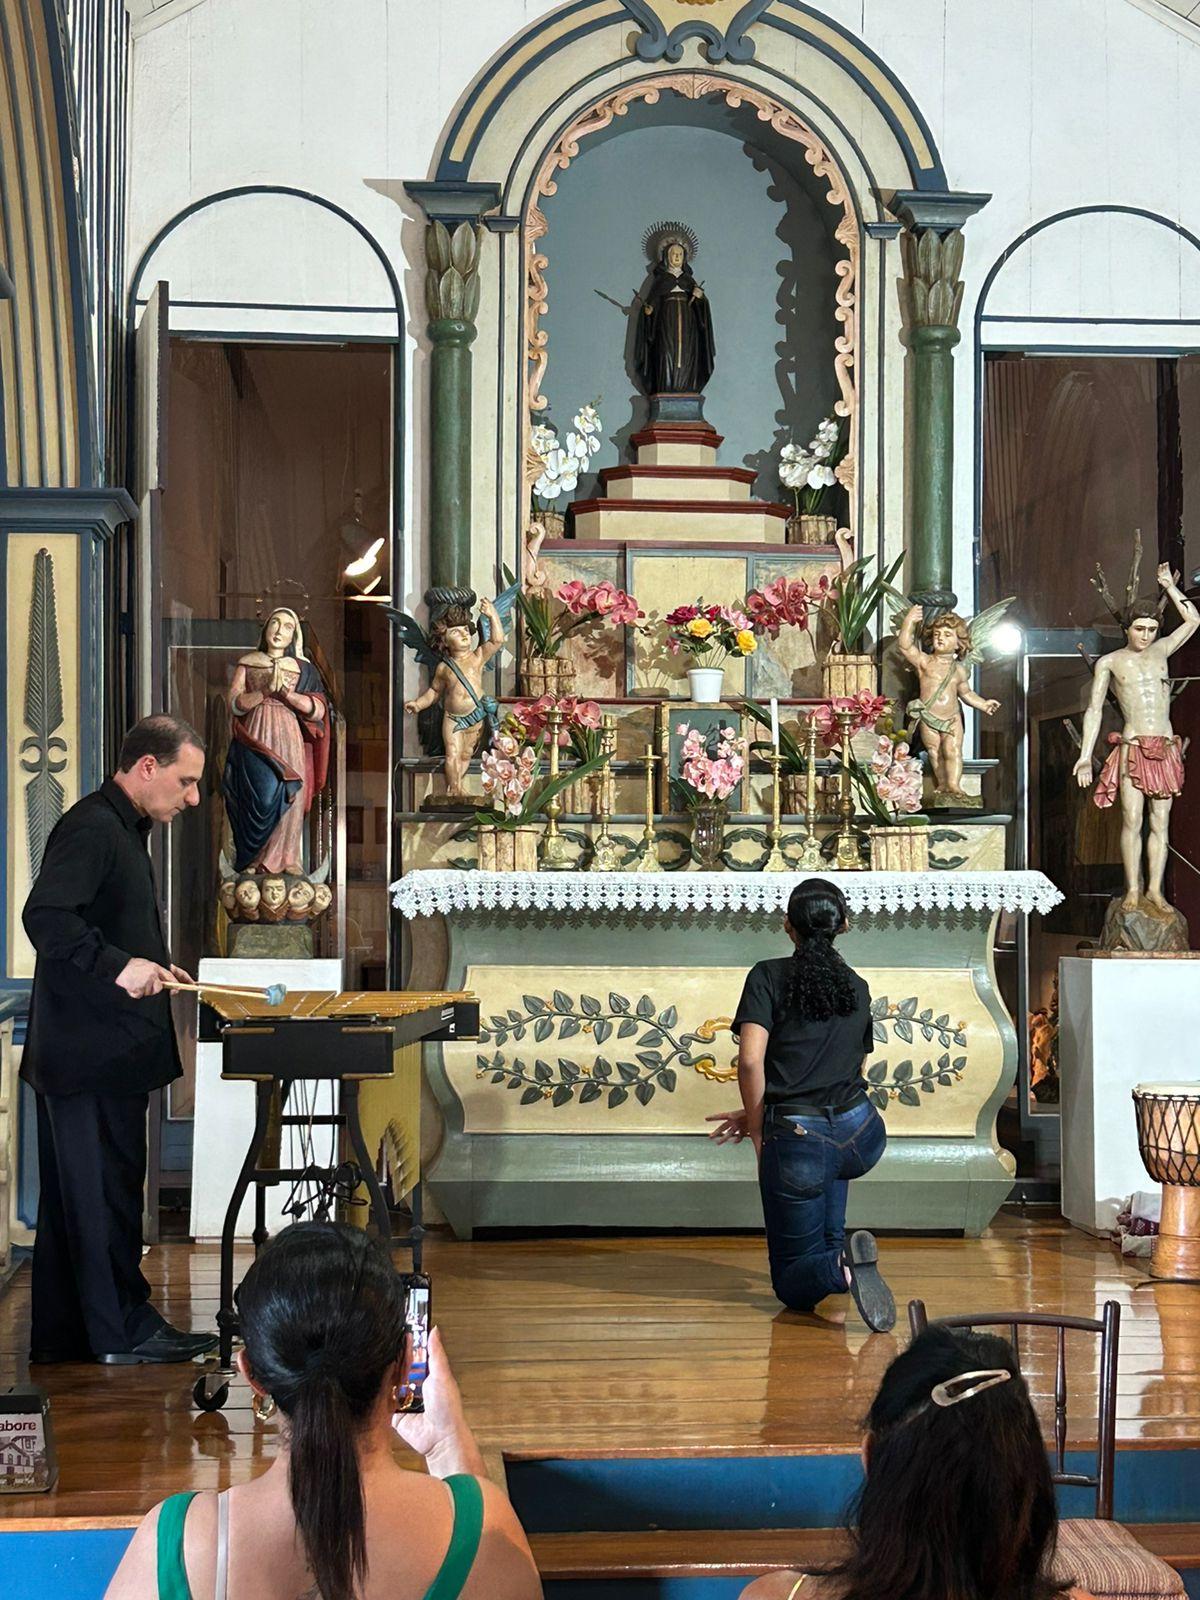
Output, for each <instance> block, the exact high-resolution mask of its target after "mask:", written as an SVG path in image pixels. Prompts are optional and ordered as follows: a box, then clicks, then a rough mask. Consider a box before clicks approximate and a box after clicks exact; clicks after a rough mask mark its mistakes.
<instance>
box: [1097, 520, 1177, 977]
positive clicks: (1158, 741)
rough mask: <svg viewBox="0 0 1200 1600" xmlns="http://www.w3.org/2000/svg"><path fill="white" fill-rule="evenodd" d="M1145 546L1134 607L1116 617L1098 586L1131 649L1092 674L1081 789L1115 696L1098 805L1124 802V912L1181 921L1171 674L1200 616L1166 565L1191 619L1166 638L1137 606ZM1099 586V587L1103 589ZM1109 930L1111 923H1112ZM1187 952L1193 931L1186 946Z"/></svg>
mask: <svg viewBox="0 0 1200 1600" xmlns="http://www.w3.org/2000/svg"><path fill="white" fill-rule="evenodd" d="M1139 556H1140V541H1139V542H1138V546H1137V550H1136V553H1135V556H1134V569H1133V575H1131V579H1130V584H1129V586H1128V588H1127V589H1126V605H1125V607H1124V609H1123V611H1119V612H1118V611H1116V610H1115V609H1114V606H1113V604H1112V600H1111V596H1110V595H1109V594H1108V589H1107V586H1106V584H1105V580H1104V574H1103V573H1102V572H1101V571H1100V569H1099V568H1097V573H1098V575H1099V582H1098V583H1097V584H1096V586H1097V588H1099V589H1100V592H1101V594H1102V595H1104V597H1105V599H1106V601H1108V602H1109V609H1110V611H1112V612H1113V614H1114V615H1115V616H1118V617H1119V620H1120V621H1121V624H1122V626H1123V628H1124V632H1125V643H1124V645H1123V646H1122V647H1121V648H1120V649H1117V650H1113V651H1111V652H1110V653H1109V654H1108V655H1106V656H1102V657H1101V658H1100V660H1099V661H1098V662H1097V663H1096V666H1095V670H1094V672H1093V674H1092V693H1091V698H1090V700H1089V701H1088V708H1087V711H1086V712H1085V714H1084V718H1083V742H1082V743H1081V745H1080V747H1079V760H1078V761H1077V762H1076V763H1075V769H1074V771H1075V778H1076V781H1077V782H1078V783H1079V785H1080V787H1081V788H1086V787H1087V786H1088V784H1089V783H1091V781H1092V776H1093V771H1092V752H1093V750H1094V749H1095V748H1096V738H1097V736H1098V734H1099V732H1100V719H1101V716H1102V714H1103V711H1104V697H1105V695H1106V694H1107V693H1108V692H1109V691H1110V690H1111V691H1112V695H1113V698H1114V699H1115V700H1116V702H1117V707H1118V709H1119V710H1120V713H1121V720H1122V723H1123V726H1122V728H1121V731H1120V733H1110V734H1109V736H1108V742H1109V744H1110V745H1111V747H1112V748H1111V750H1110V752H1109V755H1108V759H1107V760H1106V761H1105V763H1104V766H1103V768H1102V770H1101V773H1100V777H1099V779H1098V781H1097V783H1096V788H1095V790H1094V792H1093V794H1092V799H1093V800H1094V801H1095V803H1096V804H1097V805H1098V806H1100V807H1107V806H1111V805H1112V803H1113V801H1114V800H1116V799H1117V798H1118V797H1119V798H1120V802H1121V864H1122V866H1123V867H1124V869H1125V897H1124V899H1123V900H1122V901H1121V903H1120V910H1121V912H1125V913H1128V912H1134V911H1138V910H1145V909H1147V908H1149V909H1150V910H1151V911H1152V913H1154V914H1157V915H1158V916H1160V917H1170V916H1173V915H1175V913H1174V908H1173V907H1172V906H1171V905H1170V904H1169V903H1168V901H1167V900H1166V898H1165V897H1164V895H1163V872H1164V870H1165V869H1166V864H1167V828H1168V824H1169V822H1170V817H1171V802H1172V801H1173V800H1174V798H1175V796H1176V795H1177V794H1180V793H1182V790H1183V754H1182V750H1181V741H1180V739H1179V736H1178V735H1177V734H1176V733H1175V732H1174V730H1173V729H1172V727H1171V675H1170V672H1169V671H1168V669H1167V661H1168V659H1169V657H1171V656H1172V655H1174V653H1175V652H1176V650H1178V649H1179V647H1180V645H1182V644H1184V643H1186V641H1187V640H1188V639H1190V638H1191V636H1192V634H1193V633H1195V631H1196V629H1197V628H1200V612H1197V610H1196V607H1195V606H1194V605H1193V604H1192V602H1191V601H1190V600H1189V599H1188V598H1187V597H1186V595H1184V594H1183V593H1182V591H1181V590H1180V589H1179V587H1178V586H1177V584H1176V582H1175V579H1174V577H1173V575H1172V573H1171V569H1170V567H1169V566H1168V565H1166V564H1165V563H1164V564H1163V565H1162V566H1160V567H1159V569H1158V573H1157V577H1158V583H1159V587H1160V588H1161V589H1162V591H1163V593H1164V595H1165V596H1166V597H1167V599H1169V600H1171V601H1172V602H1173V603H1174V606H1175V609H1176V610H1177V611H1178V612H1179V615H1180V617H1181V618H1182V619H1183V620H1182V621H1181V623H1180V625H1179V627H1177V628H1176V629H1174V630H1173V632H1171V633H1169V634H1167V635H1166V636H1165V637H1160V622H1159V602H1158V601H1157V600H1156V599H1153V598H1151V599H1140V600H1138V599H1134V598H1133V594H1134V592H1135V590H1136V581H1137V580H1136V569H1137V561H1138V559H1139ZM1095 581H1096V580H1093V582H1095ZM1147 801H1149V802H1150V831H1149V838H1148V840H1147V842H1146V879H1145V884H1146V887H1145V893H1143V892H1142V820H1143V816H1144V813H1145V807H1146V802H1147ZM1106 929H1107V919H1106ZM1184 948H1186V930H1185V939H1184Z"/></svg>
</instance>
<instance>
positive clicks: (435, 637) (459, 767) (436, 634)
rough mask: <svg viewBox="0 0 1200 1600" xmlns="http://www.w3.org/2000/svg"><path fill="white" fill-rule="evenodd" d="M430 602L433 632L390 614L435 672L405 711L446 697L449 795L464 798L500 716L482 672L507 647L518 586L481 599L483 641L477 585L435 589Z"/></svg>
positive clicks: (411, 711) (444, 742)
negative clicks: (480, 749)
mask: <svg viewBox="0 0 1200 1600" xmlns="http://www.w3.org/2000/svg"><path fill="white" fill-rule="evenodd" d="M425 603H426V605H427V606H428V607H429V625H430V631H429V633H428V635H426V633H425V631H424V629H423V628H422V627H421V625H420V623H419V622H417V621H416V619H415V618H414V617H410V616H409V615H408V614H407V613H406V612H403V611H390V612H389V615H390V616H391V617H392V618H393V619H394V620H395V621H396V623H397V625H398V626H399V628H400V632H401V636H402V638H403V640H404V643H405V644H406V645H407V646H408V647H409V649H410V650H411V651H412V652H413V654H414V655H415V656H416V658H417V660H418V661H419V662H421V663H422V664H423V665H424V666H427V667H428V668H429V669H430V672H431V674H432V676H431V678H430V682H429V687H428V688H427V689H426V690H425V692H424V694H421V695H418V696H417V698H416V699H415V700H406V701H405V702H404V709H405V711H406V712H408V713H409V714H410V715H416V714H417V713H418V712H421V711H424V710H426V709H427V708H428V707H429V706H432V705H436V704H437V702H438V701H439V700H440V701H441V703H442V745H443V749H444V751H445V762H444V768H443V770H444V771H445V774H446V794H447V796H449V797H452V798H460V797H462V796H465V795H466V794H467V789H466V777H467V766H468V763H469V762H470V760H471V757H472V756H473V755H474V753H475V750H476V747H477V746H478V744H479V739H480V735H481V734H482V733H483V731H484V726H485V724H486V723H489V722H493V721H494V720H495V716H496V711H497V706H496V700H495V697H494V696H493V695H490V694H487V693H486V692H485V690H484V687H483V671H484V668H485V667H486V666H487V664H488V662H489V661H490V660H491V659H492V657H493V656H495V655H497V654H498V653H499V652H500V650H502V649H503V647H504V644H505V634H504V619H505V618H506V617H508V616H510V615H511V613H512V608H513V606H514V605H515V603H516V586H515V585H514V586H512V587H511V588H509V589H506V590H505V591H504V593H503V594H501V595H498V596H497V598H496V600H495V601H494V602H493V601H491V600H483V601H481V602H480V606H479V610H480V617H479V622H478V629H479V643H478V644H475V643H473V640H472V634H473V632H474V630H475V627H476V624H475V623H474V622H473V621H472V619H471V607H472V606H473V605H474V604H475V592H474V590H473V589H440V588H439V589H430V590H428V591H427V593H426V595H425Z"/></svg>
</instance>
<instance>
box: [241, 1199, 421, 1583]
mask: <svg viewBox="0 0 1200 1600" xmlns="http://www.w3.org/2000/svg"><path fill="white" fill-rule="evenodd" d="M237 1303H238V1312H239V1314H240V1317H241V1327H242V1336H243V1338H244V1339H245V1341H246V1359H247V1361H248V1363H249V1366H250V1371H251V1372H252V1373H253V1375H254V1379H255V1382H256V1383H259V1384H261V1385H262V1387H263V1388H264V1389H266V1391H267V1392H268V1393H269V1394H270V1395H272V1396H273V1397H274V1399H275V1401H276V1403H277V1404H278V1406H279V1409H280V1411H282V1412H283V1414H284V1416H285V1417H286V1418H287V1420H288V1424H289V1429H290V1441H289V1449H290V1461H289V1479H288V1481H289V1487H290V1490H291V1496H292V1508H293V1510H294V1512H295V1516H296V1526H297V1527H298V1529H299V1531H300V1536H301V1538H302V1539H303V1541H304V1551H305V1554H306V1555H307V1557H308V1564H309V1566H310V1567H311V1569H312V1574H313V1577H314V1579H315V1580H316V1586H317V1590H318V1592H319V1593H320V1595H321V1596H322V1600H353V1597H354V1595H355V1593H356V1592H357V1591H358V1590H359V1589H360V1588H361V1585H362V1583H363V1581H364V1580H365V1578H366V1574H367V1542H366V1518H365V1514H364V1508H363V1494H362V1481H361V1478H360V1476H359V1467H358V1451H357V1447H356V1446H357V1436H358V1434H359V1432H360V1431H361V1429H362V1427H363V1425H364V1423H365V1422H366V1420H367V1419H368V1417H369V1416H370V1414H371V1411H372V1409H373V1408H374V1406H375V1403H376V1401H377V1399H378V1397H379V1391H380V1387H381V1386H382V1384H383V1380H384V1376H385V1374H386V1372H387V1370H388V1368H389V1367H390V1366H391V1365H392V1364H393V1363H394V1362H395V1361H396V1360H397V1359H398V1358H399V1356H400V1355H401V1352H402V1350H403V1344H404V1288H403V1281H402V1279H401V1278H400V1276H399V1274H398V1273H397V1272H396V1270H395V1268H394V1267H393V1266H392V1263H391V1260H390V1258H389V1257H388V1255H387V1254H386V1252H385V1251H384V1250H383V1249H382V1248H381V1247H380V1246H379V1245H378V1244H376V1243H375V1241H374V1240H372V1239H369V1238H368V1237H367V1235H366V1234H365V1233H363V1232H362V1231H361V1230H360V1229H358V1228H347V1227H344V1226H342V1225H341V1224H339V1223H335V1222H304V1223H297V1224H296V1225H295V1226H293V1227H290V1228H285V1229H284V1230H283V1232H282V1233H280V1234H277V1235H276V1237H275V1238H274V1239H272V1240H271V1241H270V1243H269V1244H267V1245H266V1246H265V1248H264V1249H263V1250H262V1252H261V1253H260V1255H259V1256H258V1259H257V1260H256V1261H255V1263H254V1265H253V1266H252V1267H251V1268H250V1271H249V1272H248V1273H247V1274H246V1277H245V1279H244V1281H243V1283H242V1286H241V1288H240V1289H239V1291H238V1295H237Z"/></svg>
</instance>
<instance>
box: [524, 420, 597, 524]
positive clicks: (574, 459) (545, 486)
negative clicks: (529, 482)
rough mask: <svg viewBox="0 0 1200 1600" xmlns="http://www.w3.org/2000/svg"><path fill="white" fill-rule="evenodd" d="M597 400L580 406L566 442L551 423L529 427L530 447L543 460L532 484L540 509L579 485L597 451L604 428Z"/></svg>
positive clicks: (536, 504)
mask: <svg viewBox="0 0 1200 1600" xmlns="http://www.w3.org/2000/svg"><path fill="white" fill-rule="evenodd" d="M598 404H599V402H598V401H593V402H591V403H590V404H589V405H586V406H580V408H579V410H578V411H577V412H576V413H575V415H574V417H572V419H571V421H572V429H571V432H570V433H568V434H567V442H566V445H565V446H564V445H563V444H562V442H561V441H560V439H559V437H558V431H557V429H556V428H555V427H554V426H553V425H552V424H551V423H547V422H539V423H537V424H536V425H535V426H534V427H533V428H532V429H531V430H530V434H529V444H530V448H531V449H532V451H533V453H534V455H535V456H537V458H538V460H539V461H540V462H541V464H542V471H541V475H540V476H539V477H538V479H537V480H536V482H535V483H534V485H533V500H534V505H535V507H536V508H537V509H538V510H540V511H542V512H545V511H548V510H549V509H550V502H551V501H553V500H557V499H558V497H559V495H560V494H569V493H570V492H571V491H572V490H573V489H574V488H576V487H577V486H578V483H579V474H580V473H581V472H583V471H585V470H586V468H587V466H588V463H589V462H590V461H591V459H592V457H593V456H594V455H596V454H598V452H599V450H600V428H601V423H600V413H599V412H598V411H597V409H596V407H597V405H598Z"/></svg>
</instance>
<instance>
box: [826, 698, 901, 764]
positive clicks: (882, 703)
mask: <svg viewBox="0 0 1200 1600" xmlns="http://www.w3.org/2000/svg"><path fill="white" fill-rule="evenodd" d="M887 708H888V699H887V696H886V695H882V694H872V693H871V691H870V690H869V689H860V690H859V691H858V693H857V694H853V695H838V696H837V697H836V698H835V699H833V700H825V701H823V702H822V704H821V705H819V706H814V708H813V712H812V715H813V720H814V721H815V722H816V724H817V729H818V731H819V733H820V736H821V743H822V744H823V745H824V746H825V748H826V750H835V749H836V748H837V747H838V746H839V745H840V744H841V742H842V725H841V723H840V722H839V721H838V715H837V714H838V712H839V711H851V712H853V714H854V715H853V718H852V720H851V723H850V737H851V738H853V737H854V735H855V734H856V733H868V732H869V733H874V732H876V731H877V724H878V723H879V721H880V719H881V718H882V716H883V714H884V712H885V711H886V710H887Z"/></svg>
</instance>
